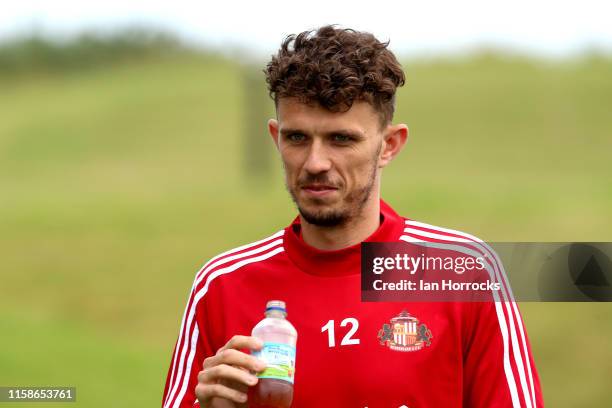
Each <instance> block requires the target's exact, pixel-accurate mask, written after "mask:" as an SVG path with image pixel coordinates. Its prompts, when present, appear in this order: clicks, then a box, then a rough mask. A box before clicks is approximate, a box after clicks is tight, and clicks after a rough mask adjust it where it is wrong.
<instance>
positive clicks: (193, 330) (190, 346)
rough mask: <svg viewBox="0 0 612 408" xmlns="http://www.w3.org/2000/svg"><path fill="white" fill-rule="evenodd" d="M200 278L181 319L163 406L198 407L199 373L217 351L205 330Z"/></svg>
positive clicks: (195, 284)
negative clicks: (199, 285)
mask: <svg viewBox="0 0 612 408" xmlns="http://www.w3.org/2000/svg"><path fill="white" fill-rule="evenodd" d="M197 287H198V285H197V280H196V283H194V287H193V288H192V290H191V293H190V295H189V300H188V302H187V307H186V308H185V313H184V314H183V319H182V321H181V328H180V332H179V336H178V339H177V341H176V345H175V346H174V352H173V356H172V360H171V362H170V367H169V368H168V375H167V377H166V385H165V388H164V395H163V399H162V408H188V407H190V408H193V407H197V408H199V407H200V405H199V403H198V401H197V399H196V397H195V387H196V385H197V382H198V373H199V372H200V371H201V370H202V364H203V362H204V359H205V358H206V357H208V356H210V355H212V354H214V353H213V352H212V350H211V347H210V345H209V341H208V338H207V333H206V332H205V331H203V330H202V329H203V328H204V325H203V324H202V322H203V321H204V310H203V308H204V305H203V301H202V299H201V297H202V295H203V293H202V289H201V288H200V290H199V291H198V290H196V288H197Z"/></svg>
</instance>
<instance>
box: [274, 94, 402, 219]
mask: <svg viewBox="0 0 612 408" xmlns="http://www.w3.org/2000/svg"><path fill="white" fill-rule="evenodd" d="M277 116H278V121H276V120H271V121H270V122H269V123H268V126H269V130H270V134H271V135H272V137H273V138H274V141H275V143H276V145H277V147H278V150H279V152H280V154H281V158H282V162H283V166H284V169H285V182H286V186H287V190H288V191H289V194H290V195H291V197H292V199H293V201H294V202H295V203H296V205H297V207H298V210H299V212H300V214H301V215H302V217H303V218H304V219H305V220H306V221H307V222H309V223H311V224H314V225H318V226H324V227H333V226H338V225H342V224H345V223H347V222H349V221H350V220H352V219H354V218H356V217H359V216H360V214H361V212H362V210H363V208H364V206H365V205H366V203H368V202H369V201H370V200H373V199H376V200H377V199H378V190H379V179H380V169H381V168H382V167H384V165H386V163H387V162H388V161H390V157H389V156H391V157H392V156H393V154H392V153H391V154H390V153H389V150H390V147H389V144H388V142H387V141H386V140H385V139H386V134H385V133H388V132H389V130H390V129H391V130H392V129H393V127H391V126H388V127H386V128H384V129H383V128H381V126H380V117H379V115H378V114H377V112H376V111H375V110H374V109H373V108H372V106H371V105H370V104H369V103H367V102H363V101H358V102H355V103H354V104H353V106H352V107H351V109H350V110H348V111H346V112H330V111H328V110H326V109H324V108H322V107H320V106H318V105H307V104H303V103H300V102H299V101H297V100H296V99H294V98H282V99H280V100H279V102H278V106H277ZM404 140H405V137H404ZM391 145H393V143H391ZM391 148H392V146H391ZM373 193H376V194H373Z"/></svg>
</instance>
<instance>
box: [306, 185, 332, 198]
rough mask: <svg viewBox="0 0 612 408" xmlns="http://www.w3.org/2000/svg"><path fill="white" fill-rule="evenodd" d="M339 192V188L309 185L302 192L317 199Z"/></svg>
mask: <svg viewBox="0 0 612 408" xmlns="http://www.w3.org/2000/svg"><path fill="white" fill-rule="evenodd" d="M337 190H338V188H336V187H334V186H329V185H326V184H307V185H305V186H302V191H304V192H305V193H306V194H307V195H311V196H315V197H321V196H324V195H329V194H331V193H333V192H335V191H337Z"/></svg>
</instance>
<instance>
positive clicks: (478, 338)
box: [463, 301, 544, 408]
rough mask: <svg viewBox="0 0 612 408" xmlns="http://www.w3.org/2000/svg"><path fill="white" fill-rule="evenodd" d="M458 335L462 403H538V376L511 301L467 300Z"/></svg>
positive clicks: (516, 406) (540, 401)
mask: <svg viewBox="0 0 612 408" xmlns="http://www.w3.org/2000/svg"><path fill="white" fill-rule="evenodd" d="M469 305H470V308H471V319H470V320H471V323H470V327H469V329H468V332H469V333H470V334H469V336H467V339H466V340H465V341H464V345H463V347H464V355H463V363H464V365H463V380H464V381H463V391H464V393H463V400H464V401H463V405H464V406H465V407H487V408H491V407H513V408H519V407H520V408H522V407H528V408H536V407H537V408H540V407H543V406H544V402H543V398H542V391H541V388H540V380H539V377H538V373H537V370H536V367H535V364H534V360H533V356H532V354H531V347H530V345H529V340H528V338H527V332H526V330H525V328H524V325H523V322H522V319H521V315H520V313H519V310H518V306H517V304H516V303H515V302H513V301H509V302H503V301H501V302H500V301H498V302H479V303H470V304H469Z"/></svg>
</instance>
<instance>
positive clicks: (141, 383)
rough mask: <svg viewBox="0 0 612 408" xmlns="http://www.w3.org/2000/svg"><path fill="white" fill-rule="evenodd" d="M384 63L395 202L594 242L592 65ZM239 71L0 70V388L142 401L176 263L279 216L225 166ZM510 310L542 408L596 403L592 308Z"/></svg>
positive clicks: (602, 137) (153, 398)
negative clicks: (62, 389) (396, 85)
mask: <svg viewBox="0 0 612 408" xmlns="http://www.w3.org/2000/svg"><path fill="white" fill-rule="evenodd" d="M404 66H405V69H406V72H407V85H406V86H405V87H404V88H403V89H402V90H401V92H400V94H399V97H398V110H397V113H396V119H397V121H402V122H406V123H407V124H408V125H409V127H410V139H409V142H408V144H407V147H406V149H405V150H404V152H403V153H402V154H401V156H400V157H399V158H398V160H397V161H396V162H394V163H393V164H392V165H391V166H390V167H389V168H387V169H386V170H385V175H384V178H383V180H384V181H383V197H384V198H385V199H386V200H387V201H388V202H390V203H391V204H392V205H393V206H394V207H395V208H396V209H397V210H398V211H399V212H400V213H401V214H403V215H405V216H408V217H411V218H414V219H418V220H422V221H425V222H430V223H433V224H437V225H444V226H447V227H450V228H457V229H461V230H464V231H466V232H470V233H472V234H475V235H478V236H480V237H481V238H483V239H486V240H489V241H512V240H517V241H547V240H551V241H584V240H589V241H610V240H612V233H611V231H612V217H611V216H610V210H611V209H612V172H611V170H612V169H611V165H610V152H611V151H612V137H611V134H612V124H611V122H610V119H609V112H608V111H609V108H610V106H612V74H611V73H612V60H609V59H607V60H606V59H602V58H591V59H582V60H576V61H570V60H567V61H556V62H555V61H539V62H538V61H533V60H527V59H520V58H510V57H494V56H490V55H489V56H486V55H483V56H475V57H470V58H467V57H466V58H464V59H454V60H430V61H410V60H409V61H406V63H405V64H404ZM262 81H263V79H262ZM242 84H243V81H242V74H241V70H240V68H239V66H238V64H236V63H233V62H231V61H228V60H224V59H220V58H213V57H194V56H191V57H187V56H185V57H182V58H181V57H176V58H173V59H161V60H150V61H147V62H130V63H125V64H123V65H118V64H115V65H109V66H106V67H100V68H99V69H89V70H87V71H76V72H72V73H70V74H59V73H56V74H53V75H45V74H43V73H39V74H34V73H33V74H31V75H29V76H27V77H19V78H17V79H15V78H13V79H7V78H4V79H3V78H0V187H1V190H0V191H1V192H0V254H1V257H2V267H1V268H2V272H1V277H2V285H1V286H0V333H1V335H0V384H1V385H75V386H77V388H78V402H77V403H76V404H65V405H66V406H70V407H74V406H83V407H91V408H96V407H107V406H112V407H135V406H143V407H144V406H147V407H148V406H157V405H159V401H160V399H161V393H162V391H163V383H164V380H165V374H166V370H167V367H168V363H169V359H170V354H171V351H172V347H173V345H174V341H175V339H176V336H177V333H178V326H179V320H180V317H181V315H182V311H183V308H184V303H185V301H186V298H187V295H188V290H189V288H190V286H191V283H192V278H193V275H194V273H195V272H196V270H197V269H198V268H199V266H200V265H201V264H202V263H203V262H204V261H205V260H206V259H207V258H209V257H210V256H212V255H214V254H216V253H218V252H220V251H222V250H226V249H228V248H232V247H235V246H238V245H241V244H243V243H246V242H250V241H253V240H256V239H259V238H262V237H263V236H267V235H269V234H270V233H272V232H274V231H276V230H277V229H278V228H280V227H282V226H284V225H285V224H287V223H288V222H289V221H290V220H291V219H292V218H293V217H294V214H295V210H294V208H293V206H292V203H291V201H290V200H289V198H288V195H287V193H286V192H285V191H284V184H283V180H282V174H281V166H280V163H279V162H278V160H277V159H276V158H275V159H274V160H275V161H274V163H273V164H272V165H271V168H272V169H273V170H272V172H271V173H270V174H269V175H268V176H266V177H265V178H264V179H252V178H249V177H246V175H245V173H244V170H243V169H244V166H243V157H242V155H243V153H244V149H243V134H242V130H243V129H244V126H245V124H244V120H245V112H244V89H243V86H242ZM268 103H269V104H270V105H271V102H268ZM270 108H271V106H270ZM260 128H261V138H262V143H267V144H268V146H269V150H270V153H271V154H274V152H273V146H272V143H271V140H270V139H269V138H268V137H267V136H266V134H265V121H264V120H263V119H262V123H261V124H260ZM521 309H522V312H523V316H524V319H525V323H526V325H527V329H528V332H529V336H530V339H531V342H532V346H533V352H534V354H535V358H536V362H537V363H538V369H539V372H540V376H541V379H542V384H543V390H544V397H545V401H546V403H547V406H550V407H575V406H580V407H608V406H612V394H611V393H610V391H609V379H610V377H611V376H612V347H610V338H612V322H611V321H610V319H609V316H610V314H611V312H612V307H611V305H610V304H575V303H574V304H571V303H568V304H559V303H549V304H536V303H530V304H522V305H521ZM9 406H10V404H6V407H7V408H8V407H9ZM15 406H19V407H22V406H25V405H23V404H21V405H15ZM54 406H61V404H56V405H54Z"/></svg>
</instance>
